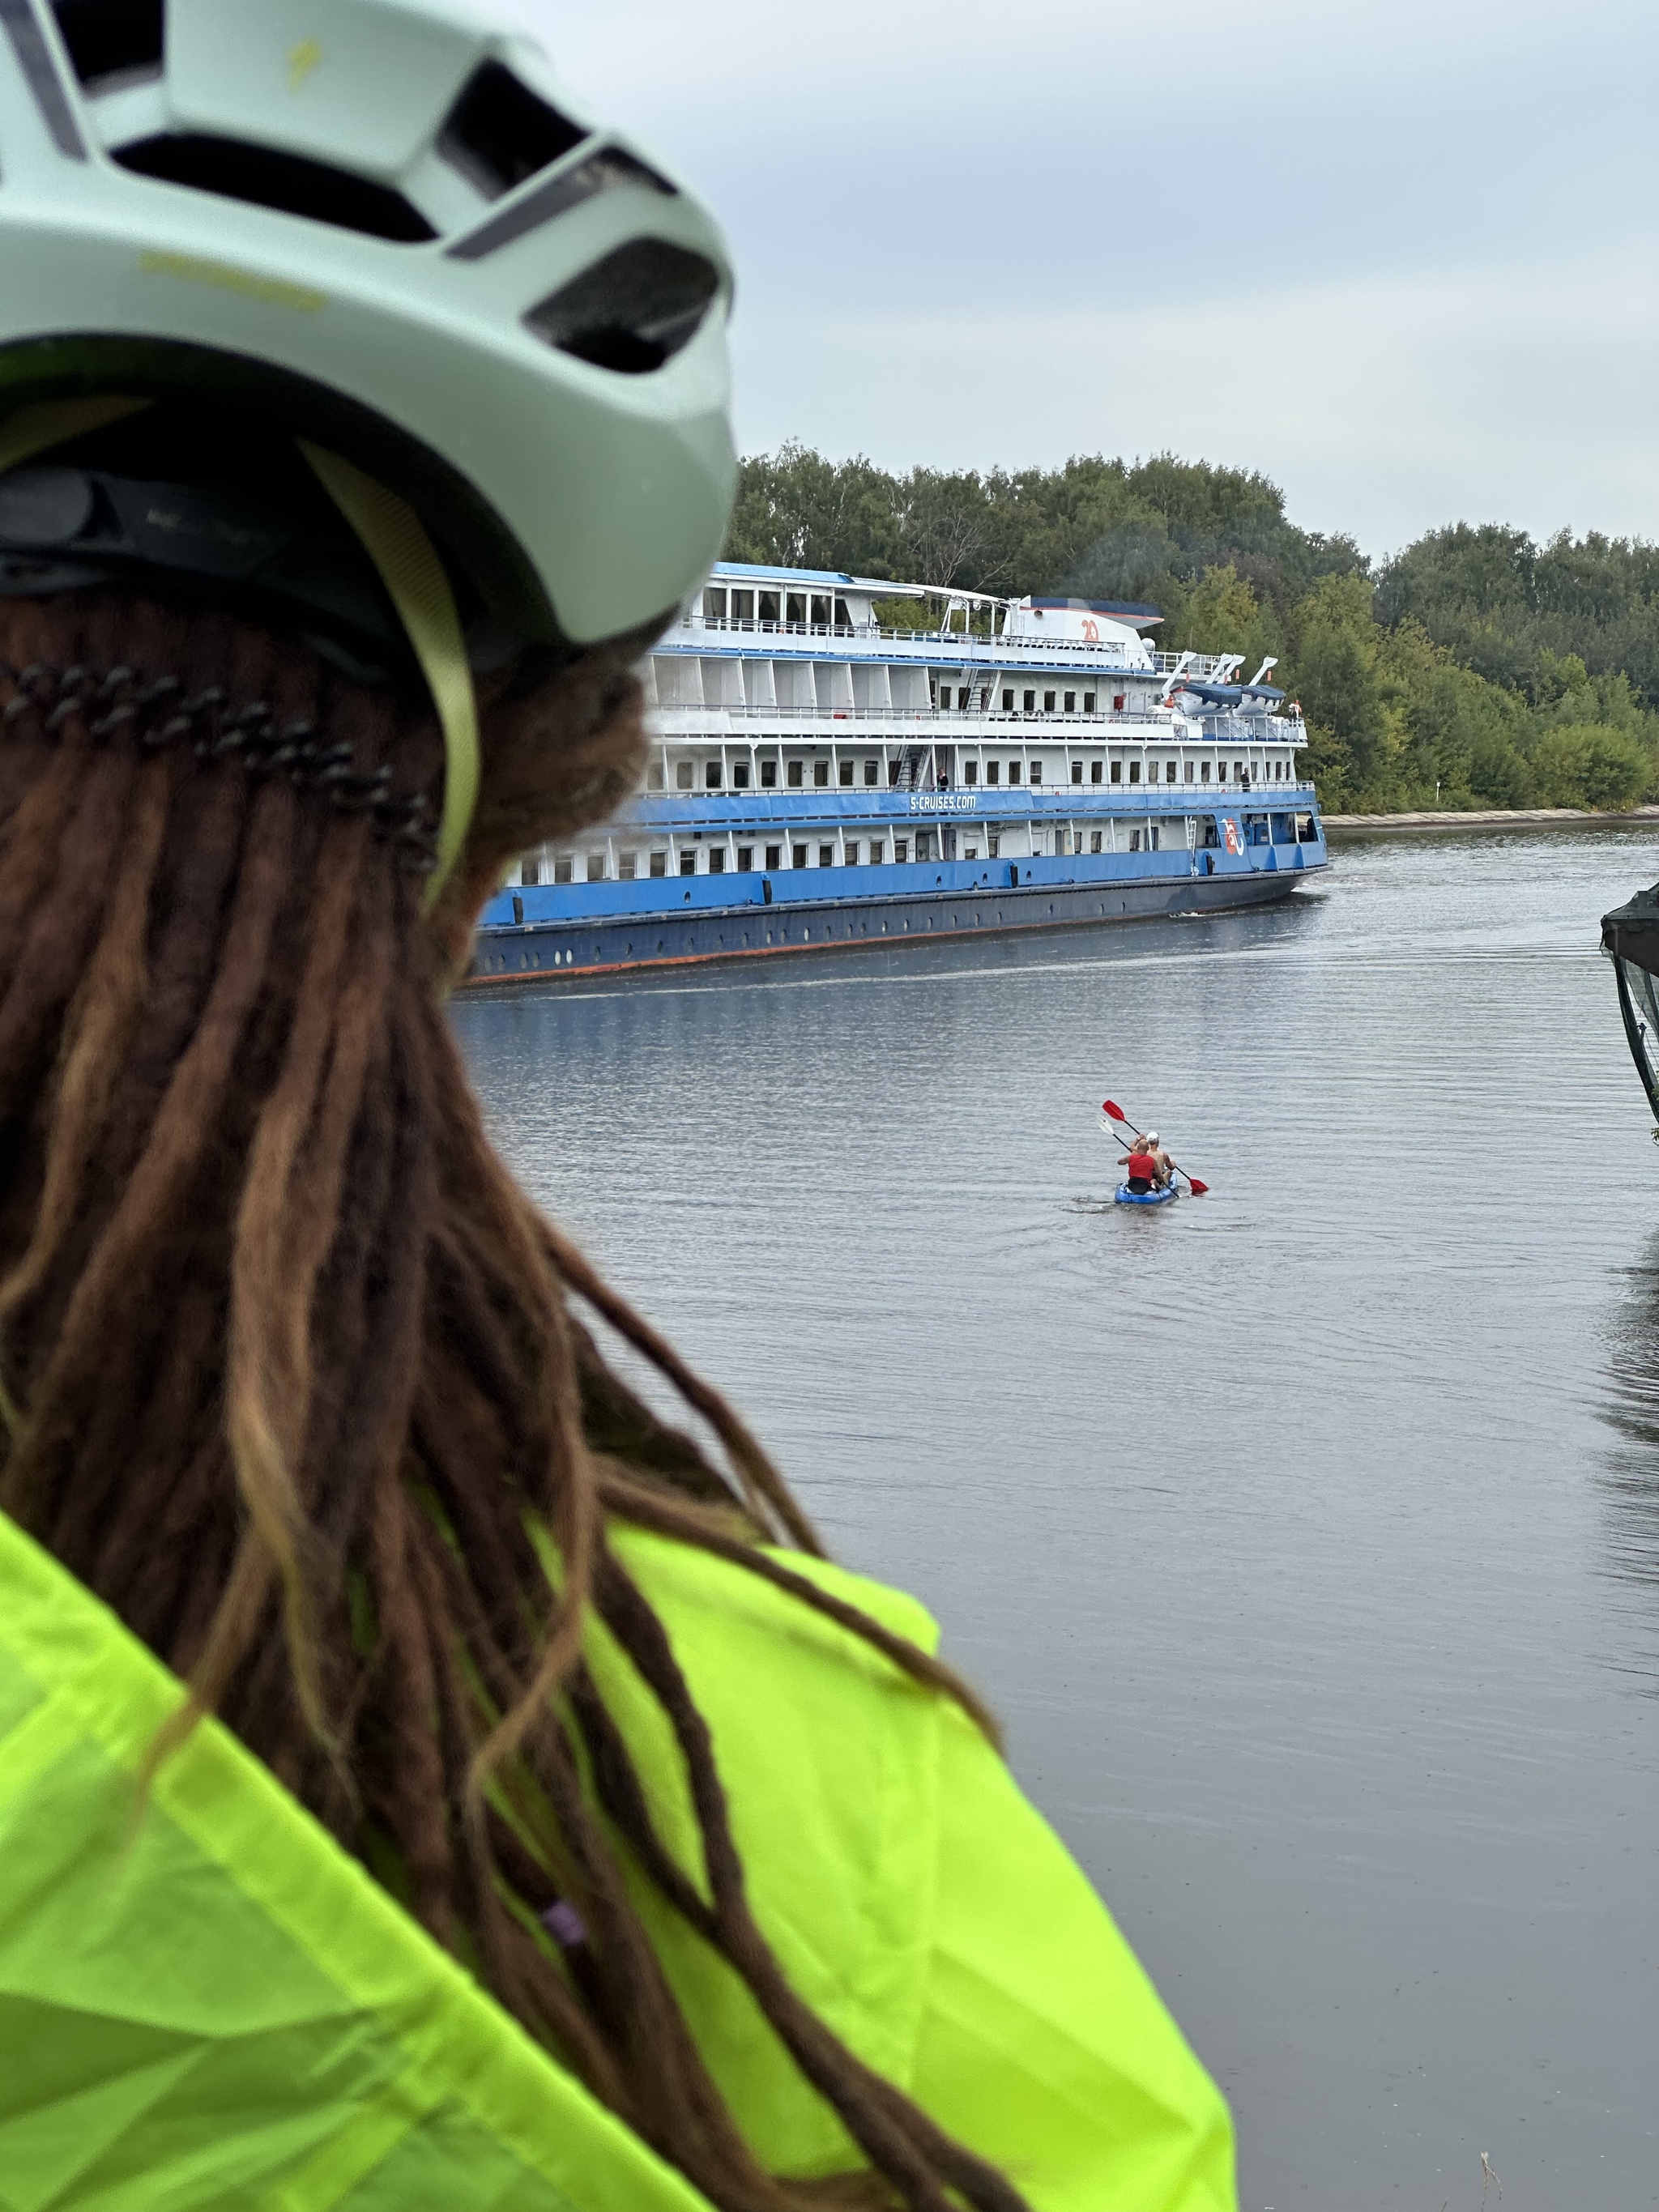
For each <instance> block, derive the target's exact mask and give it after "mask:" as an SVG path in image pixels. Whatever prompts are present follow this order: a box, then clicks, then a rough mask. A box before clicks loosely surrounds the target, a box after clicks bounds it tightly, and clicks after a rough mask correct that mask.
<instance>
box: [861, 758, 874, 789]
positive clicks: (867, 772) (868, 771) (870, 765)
mask: <svg viewBox="0 0 1659 2212" xmlns="http://www.w3.org/2000/svg"><path fill="white" fill-rule="evenodd" d="M876 773H877V771H876V763H875V762H874V761H866V763H864V781H866V783H867V784H870V785H873V784H874V782H875V781H876Z"/></svg>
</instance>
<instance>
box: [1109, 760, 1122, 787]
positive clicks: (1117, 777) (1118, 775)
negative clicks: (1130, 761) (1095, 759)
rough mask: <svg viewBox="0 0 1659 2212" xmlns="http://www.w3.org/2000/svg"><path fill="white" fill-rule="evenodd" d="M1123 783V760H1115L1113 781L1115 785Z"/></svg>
mask: <svg viewBox="0 0 1659 2212" xmlns="http://www.w3.org/2000/svg"><path fill="white" fill-rule="evenodd" d="M1112 781H1113V782H1114V783H1121V782H1122V781H1123V763H1122V762H1121V760H1115V761H1114V762H1113V763H1112Z"/></svg>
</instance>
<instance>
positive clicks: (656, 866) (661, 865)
mask: <svg viewBox="0 0 1659 2212" xmlns="http://www.w3.org/2000/svg"><path fill="white" fill-rule="evenodd" d="M651 872H652V874H653V876H665V875H666V874H667V873H668V855H667V854H666V853H653V854H652V855H651Z"/></svg>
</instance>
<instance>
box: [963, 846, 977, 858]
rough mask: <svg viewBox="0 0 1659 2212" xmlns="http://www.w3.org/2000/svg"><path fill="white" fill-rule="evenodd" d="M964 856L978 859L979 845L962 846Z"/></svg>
mask: <svg viewBox="0 0 1659 2212" xmlns="http://www.w3.org/2000/svg"><path fill="white" fill-rule="evenodd" d="M962 857H963V860H978V858H979V847H978V846H977V845H964V846H963V848H962Z"/></svg>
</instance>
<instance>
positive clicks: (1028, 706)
mask: <svg viewBox="0 0 1659 2212" xmlns="http://www.w3.org/2000/svg"><path fill="white" fill-rule="evenodd" d="M1025 712H1026V713H1027V714H1036V692H1035V691H1028V692H1027V693H1026V694H1025Z"/></svg>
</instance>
